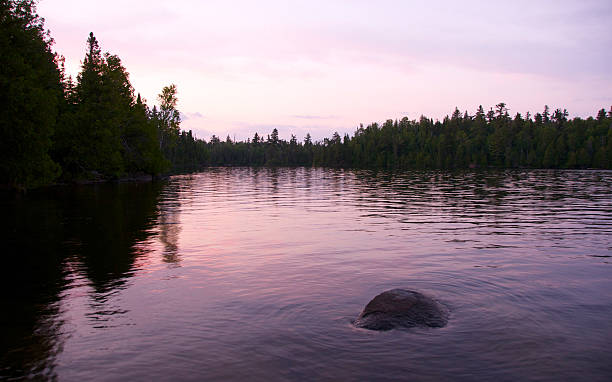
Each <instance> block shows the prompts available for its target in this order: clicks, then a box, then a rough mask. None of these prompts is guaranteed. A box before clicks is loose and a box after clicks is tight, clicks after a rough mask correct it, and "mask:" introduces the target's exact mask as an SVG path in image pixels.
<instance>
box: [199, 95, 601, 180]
mask: <svg viewBox="0 0 612 382" xmlns="http://www.w3.org/2000/svg"><path fill="white" fill-rule="evenodd" d="M206 146H207V149H208V153H209V155H208V156H209V160H208V162H207V164H211V165H238V166H262V165H273V166H327V167H353V168H385V169H459V168H488V167H498V168H519V167H521V168H573V169H583V168H600V169H610V168H612V108H611V109H610V111H608V112H606V110H605V109H601V110H599V112H598V113H597V117H596V118H593V117H589V118H587V119H582V118H578V117H577V118H574V119H571V120H570V119H568V112H567V110H561V109H557V110H555V111H552V112H551V110H550V109H549V107H548V106H545V107H544V111H543V112H542V113H536V114H535V115H534V116H532V115H531V114H530V113H527V114H526V115H525V116H523V115H521V114H520V113H516V115H515V116H514V117H510V115H509V111H508V108H507V107H506V104H505V103H499V104H497V105H496V106H495V108H490V109H489V111H488V112H486V113H485V111H484V109H483V107H482V106H480V107H479V108H478V109H477V110H476V112H475V114H474V115H469V114H468V112H467V111H465V112H463V113H462V112H461V111H459V110H458V109H455V111H454V112H453V113H452V115H451V116H447V117H445V118H444V119H443V120H442V121H434V120H432V119H429V118H426V117H421V118H420V119H419V120H418V121H417V120H409V119H408V118H402V119H401V120H399V121H398V120H395V121H394V120H387V121H386V122H385V123H383V124H382V125H381V124H378V123H372V124H370V125H368V126H367V127H363V125H362V126H360V127H359V128H358V129H357V130H356V131H355V133H354V134H353V135H352V136H349V135H348V134H345V135H344V136H343V137H341V136H340V135H339V134H338V133H337V132H336V133H334V134H333V136H332V137H331V138H325V139H323V140H322V141H318V142H314V143H313V142H312V139H311V137H310V135H307V136H306V137H305V138H304V141H303V142H298V141H297V139H296V137H295V136H293V135H292V136H291V139H290V140H289V141H285V140H280V139H278V131H277V130H276V129H274V130H273V131H272V134H271V135H269V136H268V137H267V139H265V140H264V139H262V138H261V137H260V136H259V135H258V134H257V133H256V134H255V136H254V137H253V139H252V140H251V139H248V140H247V141H246V142H232V140H231V139H230V137H229V136H228V137H227V139H226V140H225V141H221V140H219V139H218V138H217V137H215V136H213V137H212V139H211V140H210V142H208V143H207V145H206Z"/></svg>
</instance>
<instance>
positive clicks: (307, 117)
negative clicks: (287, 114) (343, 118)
mask: <svg viewBox="0 0 612 382" xmlns="http://www.w3.org/2000/svg"><path fill="white" fill-rule="evenodd" d="M291 118H297V119H336V118H338V117H337V116H335V115H307V114H306V115H292V116H291Z"/></svg>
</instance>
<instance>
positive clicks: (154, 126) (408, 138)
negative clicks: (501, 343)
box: [0, 0, 612, 189]
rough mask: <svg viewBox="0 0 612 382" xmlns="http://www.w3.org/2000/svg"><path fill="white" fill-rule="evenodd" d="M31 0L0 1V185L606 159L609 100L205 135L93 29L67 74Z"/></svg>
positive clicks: (585, 163)
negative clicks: (285, 132)
mask: <svg viewBox="0 0 612 382" xmlns="http://www.w3.org/2000/svg"><path fill="white" fill-rule="evenodd" d="M52 43H53V41H52V39H51V37H50V35H49V33H48V32H47V31H45V29H44V26H43V20H42V19H41V18H40V17H39V16H38V15H37V14H36V9H35V1H34V0H0V52H1V54H0V185H4V186H9V187H14V188H22V189H24V188H31V187H36V186H41V185H45V184H50V183H53V182H57V181H69V182H71V181H79V180H91V179H100V180H104V179H118V178H122V177H126V176H130V175H134V174H150V175H159V174H162V173H168V172H178V171H192V170H196V169H199V168H202V167H204V166H210V165H214V166H226V165H228V166H229V165H232V166H330V167H369V168H386V169H409V168H444V169H453V168H485V167H530V168H605V169H609V168H612V109H610V111H608V112H606V110H605V109H601V110H599V112H598V113H597V116H596V117H595V118H593V117H589V118H587V119H581V118H574V119H572V120H569V119H568V112H567V111H566V110H561V109H557V110H554V111H551V110H549V108H548V107H547V106H546V107H545V108H544V111H543V112H542V113H537V114H535V115H533V116H532V115H530V114H529V113H527V115H525V116H523V115H521V114H519V113H517V114H516V115H515V116H514V117H513V118H512V117H510V115H509V112H508V109H507V107H506V105H505V104H504V103H499V104H497V105H496V106H495V108H491V109H489V110H488V111H487V112H485V110H484V109H483V108H482V106H481V107H479V108H478V110H477V111H476V112H475V114H474V115H469V114H468V112H467V111H466V112H463V113H462V112H460V111H459V110H457V109H455V111H454V113H453V114H452V115H451V116H450V117H446V118H444V119H443V120H442V121H434V120H432V119H428V118H426V117H421V118H420V119H419V120H418V121H417V120H409V119H408V118H403V119H402V120H399V121H397V120H396V121H393V120H388V121H387V122H385V123H384V124H382V125H379V124H377V123H373V124H371V125H369V126H367V127H363V126H361V127H359V128H358V129H357V130H356V131H355V133H354V134H353V135H352V136H349V135H344V136H343V137H341V136H340V135H339V134H338V133H334V134H333V136H332V137H331V138H326V139H324V140H322V141H317V142H313V141H312V139H311V137H310V135H309V134H307V135H306V137H305V138H304V140H303V141H298V140H297V138H296V137H295V136H293V135H292V136H291V139H290V140H289V141H286V140H282V139H280V138H279V136H278V131H277V130H276V129H274V130H273V131H272V132H271V134H270V135H268V136H267V137H266V138H263V137H261V136H259V134H258V133H256V134H255V135H254V137H253V138H252V139H250V138H249V139H247V140H246V141H232V140H231V139H230V137H229V136H228V137H227V138H226V139H225V140H224V141H222V140H220V139H219V138H218V137H216V136H213V137H212V138H211V139H210V141H209V142H206V141H204V140H202V139H196V138H195V137H194V136H193V134H192V132H191V131H189V132H185V131H181V129H180V113H179V111H178V110H177V108H176V103H177V89H176V86H174V85H170V86H167V87H164V88H163V90H162V92H161V94H160V95H159V96H158V101H159V105H160V106H159V108H157V106H154V107H153V108H152V109H150V108H149V106H147V104H146V102H145V101H144V100H143V99H141V97H140V95H135V92H134V89H133V87H132V85H131V84H130V81H129V75H128V73H127V71H126V69H125V68H124V67H123V65H122V63H121V60H120V59H119V57H117V56H116V55H111V54H109V53H104V54H102V51H101V49H100V46H99V44H98V41H97V40H96V38H95V36H94V35H93V33H91V34H90V35H89V38H88V40H87V52H86V55H85V58H84V59H83V61H82V67H81V72H80V73H79V74H78V76H77V78H76V79H75V80H73V79H72V78H71V77H70V76H67V75H66V74H65V72H64V65H63V58H62V57H61V56H58V55H57V54H55V53H54V52H53V51H52V49H51V46H52Z"/></svg>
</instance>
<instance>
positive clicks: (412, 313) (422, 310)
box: [353, 289, 448, 330]
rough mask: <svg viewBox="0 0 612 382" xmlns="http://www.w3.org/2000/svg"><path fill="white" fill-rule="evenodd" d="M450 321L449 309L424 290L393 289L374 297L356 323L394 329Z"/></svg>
mask: <svg viewBox="0 0 612 382" xmlns="http://www.w3.org/2000/svg"><path fill="white" fill-rule="evenodd" d="M447 322H448V310H447V309H446V308H445V307H444V306H443V305H442V304H440V303H439V302H437V301H436V300H434V299H432V298H430V297H427V296H425V295H424V294H422V293H419V292H414V291H411V290H406V289H392V290H388V291H386V292H383V293H381V294H379V295H378V296H376V297H374V299H373V300H372V301H370V302H369V303H368V305H366V307H365V308H364V309H363V312H361V314H360V315H359V317H357V319H356V320H355V322H354V323H353V324H354V325H355V326H356V327H358V328H364V329H370V330H391V329H393V328H397V327H405V328H411V327H414V326H421V327H431V328H441V327H443V326H446V323H447Z"/></svg>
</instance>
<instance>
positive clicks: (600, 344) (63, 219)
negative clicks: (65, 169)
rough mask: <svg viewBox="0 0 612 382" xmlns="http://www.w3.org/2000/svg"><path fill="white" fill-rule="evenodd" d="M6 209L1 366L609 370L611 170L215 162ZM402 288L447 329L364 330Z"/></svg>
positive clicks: (211, 371)
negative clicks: (154, 179)
mask: <svg viewBox="0 0 612 382" xmlns="http://www.w3.org/2000/svg"><path fill="white" fill-rule="evenodd" d="M1 208H2V211H3V215H4V216H3V222H2V224H3V226H2V232H3V234H4V236H5V240H4V243H3V244H4V246H5V250H4V251H3V257H2V267H1V269H2V271H1V274H0V275H1V276H2V289H1V290H2V292H0V293H1V294H2V305H3V309H2V310H3V314H2V317H1V318H0V320H1V321H0V322H1V324H2V331H3V334H2V339H1V342H0V352H1V353H0V354H1V356H0V357H1V358H0V379H8V380H11V379H24V378H25V379H58V380H60V381H82V380H103V381H125V380H134V381H148V380H153V379H154V380H169V381H170V380H173V381H174V380H185V381H191V380H193V381H199V380H349V381H350V380H354V381H361V380H372V379H377V380H385V379H388V380H397V379H404V380H406V379H407V380H419V381H428V380H432V381H445V380H448V381H456V380H466V381H470V380H472V381H473V380H492V379H496V380H499V381H516V380H555V381H560V380H568V381H569V380H573V381H575V380H588V381H609V380H611V379H612V353H610V345H611V344H612V319H611V317H612V264H611V263H612V258H611V256H612V172H606V171H506V172H461V173H447V172H403V173H386V172H371V171H343V170H325V169H299V168H298V169H249V168H216V169H215V168H213V169H209V170H207V171H204V172H202V173H199V174H194V175H182V176H175V177H173V178H171V179H170V180H169V181H167V182H165V183H153V184H149V183H143V184H115V185H94V186H80V187H70V188H66V187H60V188H56V189H52V190H46V191H44V192H34V193H30V194H28V195H26V196H24V197H21V198H18V199H13V198H4V199H3V200H2V201H1ZM392 288H408V289H414V290H418V291H420V292H423V293H426V294H429V295H431V296H433V297H434V298H436V299H437V300H439V301H440V302H441V303H443V304H444V305H445V306H446V307H448V308H449V310H450V312H451V316H450V321H449V324H448V325H447V326H446V327H444V328H441V329H425V328H412V329H402V330H392V331H389V332H373V331H368V330H363V329H356V328H354V327H353V326H352V325H351V320H353V319H354V318H355V317H356V316H357V315H358V314H359V312H360V311H361V309H363V307H364V306H365V304H366V303H367V302H368V301H369V300H370V299H371V298H372V297H374V296H375V295H376V294H378V293H380V292H382V291H384V290H387V289H392Z"/></svg>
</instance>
